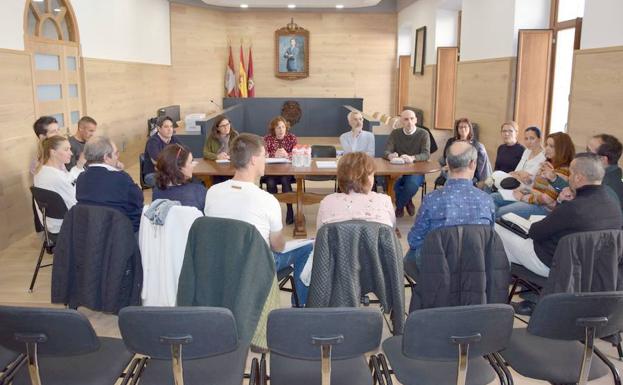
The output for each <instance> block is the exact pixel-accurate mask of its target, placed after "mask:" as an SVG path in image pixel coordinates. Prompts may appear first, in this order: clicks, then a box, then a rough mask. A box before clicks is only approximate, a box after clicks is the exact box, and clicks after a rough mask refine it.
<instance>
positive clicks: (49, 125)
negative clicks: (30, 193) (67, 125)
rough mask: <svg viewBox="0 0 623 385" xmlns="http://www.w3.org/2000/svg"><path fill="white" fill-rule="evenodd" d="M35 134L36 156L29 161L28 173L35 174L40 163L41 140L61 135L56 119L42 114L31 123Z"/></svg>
mask: <svg viewBox="0 0 623 385" xmlns="http://www.w3.org/2000/svg"><path fill="white" fill-rule="evenodd" d="M32 128H33V130H34V131H35V135H36V136H37V139H38V140H39V142H38V147H37V156H36V157H35V158H34V159H33V160H32V161H31V162H30V168H29V169H30V173H31V174H32V175H34V174H35V172H36V170H37V168H38V167H39V165H40V164H41V161H40V160H41V157H42V154H41V148H40V147H41V142H42V141H43V140H44V139H46V138H49V137H52V136H55V135H61V129H60V128H59V127H58V121H57V120H56V118H54V117H53V116H42V117H40V118H39V119H37V120H36V121H35V123H34V124H33V125H32Z"/></svg>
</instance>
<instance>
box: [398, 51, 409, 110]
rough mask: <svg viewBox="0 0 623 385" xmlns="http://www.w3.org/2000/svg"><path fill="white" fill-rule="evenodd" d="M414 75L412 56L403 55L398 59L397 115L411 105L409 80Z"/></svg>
mask: <svg viewBox="0 0 623 385" xmlns="http://www.w3.org/2000/svg"><path fill="white" fill-rule="evenodd" d="M412 74H413V67H411V55H403V56H400V57H399V58H398V85H397V95H396V100H397V101H398V102H397V103H398V104H397V105H396V110H395V111H396V115H398V114H400V112H401V109H402V107H404V106H407V105H409V80H410V79H411V75H412Z"/></svg>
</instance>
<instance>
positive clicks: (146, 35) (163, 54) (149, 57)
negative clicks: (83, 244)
mask: <svg viewBox="0 0 623 385" xmlns="http://www.w3.org/2000/svg"><path fill="white" fill-rule="evenodd" d="M71 3H72V6H73V8H74V11H75V12H76V18H77V20H78V28H79V30H80V43H81V45H82V55H83V56H85V57H89V58H97V59H110V60H122V61H132V62H141V63H153V64H171V33H170V23H171V22H170V18H169V2H168V1H167V0H131V1H128V0H106V1H101V0H72V2H71Z"/></svg>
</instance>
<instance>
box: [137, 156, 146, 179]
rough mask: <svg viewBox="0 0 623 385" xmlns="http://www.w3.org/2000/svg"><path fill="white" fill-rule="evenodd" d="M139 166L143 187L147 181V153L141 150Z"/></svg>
mask: <svg viewBox="0 0 623 385" xmlns="http://www.w3.org/2000/svg"><path fill="white" fill-rule="evenodd" d="M138 167H139V175H140V182H141V187H142V186H143V184H144V183H145V181H144V180H143V178H144V177H145V153H144V152H141V153H140V154H138Z"/></svg>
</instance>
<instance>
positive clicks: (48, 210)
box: [30, 186, 67, 219]
mask: <svg viewBox="0 0 623 385" xmlns="http://www.w3.org/2000/svg"><path fill="white" fill-rule="evenodd" d="M30 192H31V193H32V197H33V198H34V200H35V202H37V206H39V210H41V212H43V210H44V209H45V216H46V217H48V218H54V219H63V218H64V217H65V213H67V206H66V205H65V201H64V200H63V198H62V197H61V196H60V195H59V194H58V193H57V192H55V191H51V190H46V189H43V188H39V187H34V186H31V187H30Z"/></svg>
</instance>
